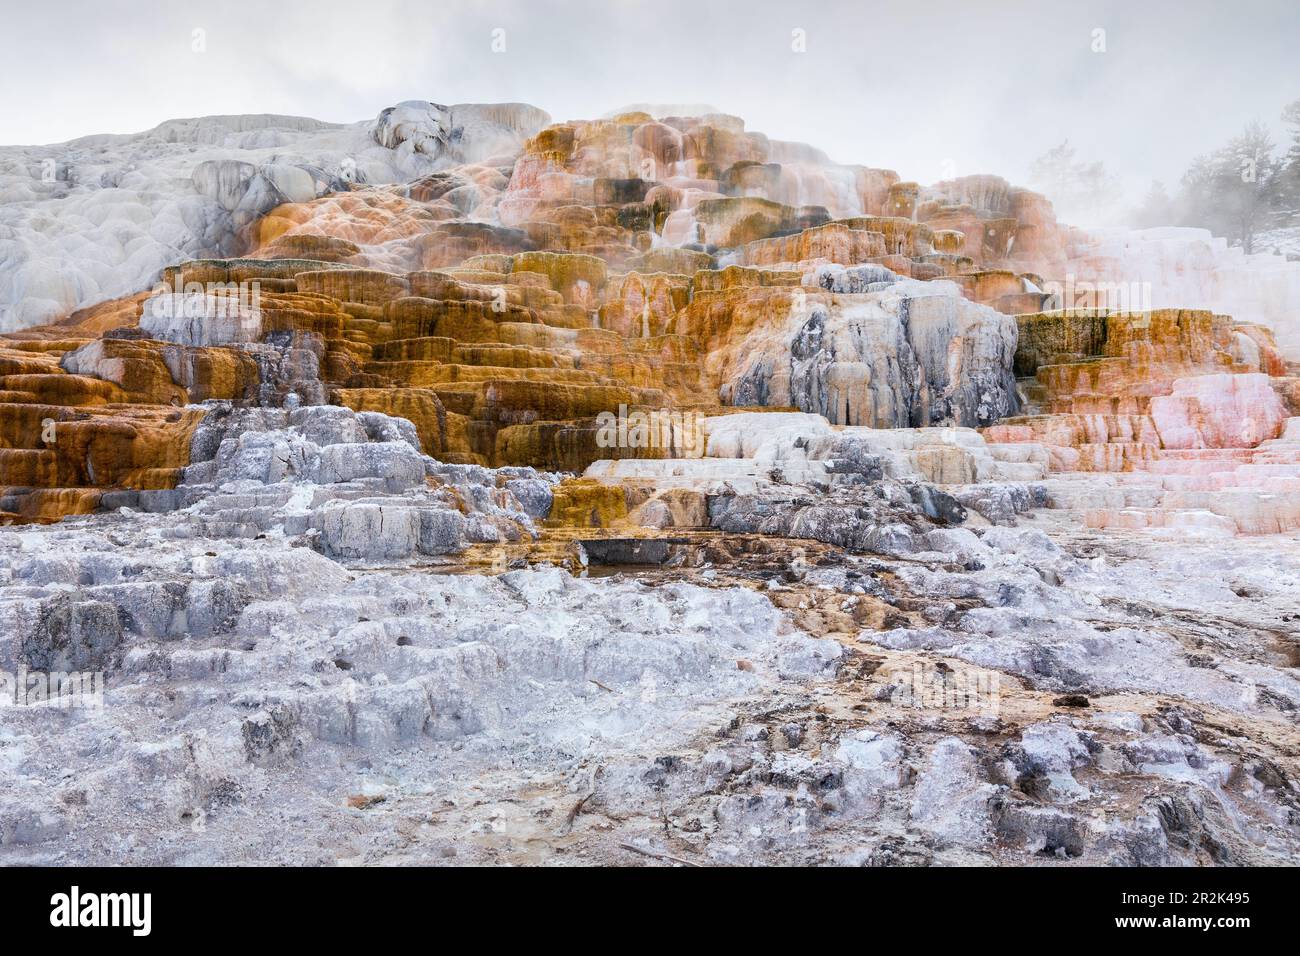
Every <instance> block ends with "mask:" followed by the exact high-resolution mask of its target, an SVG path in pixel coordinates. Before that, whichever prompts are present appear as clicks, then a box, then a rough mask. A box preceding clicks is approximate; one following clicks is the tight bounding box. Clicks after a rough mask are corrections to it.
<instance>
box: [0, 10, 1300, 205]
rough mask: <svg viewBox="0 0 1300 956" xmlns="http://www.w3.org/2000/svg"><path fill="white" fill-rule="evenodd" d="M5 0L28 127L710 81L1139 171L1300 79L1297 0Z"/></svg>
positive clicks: (588, 109) (847, 124) (750, 119)
mask: <svg viewBox="0 0 1300 956" xmlns="http://www.w3.org/2000/svg"><path fill="white" fill-rule="evenodd" d="M0 3H3V12H2V13H0V24H2V29H3V33H2V34H0V54H2V55H0V96H2V97H3V108H0V143H11V144H12V143H49V142H58V141H62V140H65V139H69V138H72V137H76V136H82V135H86V134H89V133H99V132H135V131H138V130H142V129H146V128H148V127H151V126H154V125H156V124H157V123H159V122H160V121H162V120H165V119H170V118H173V117H177V116H196V115H203V114H208V113H252V112H274V113H294V114H300V115H307V116H314V117H317V118H320V119H326V120H334V121H353V120H359V119H367V118H370V117H372V116H373V115H374V114H376V113H377V112H378V111H379V110H380V109H382V108H383V107H385V106H388V105H390V104H392V103H394V102H397V101H399V100H403V99H430V100H435V101H438V102H443V103H457V102H492V101H504V100H521V101H525V102H529V103H534V104H536V105H537V106H540V107H542V108H543V109H545V110H547V111H548V112H550V113H551V115H552V116H554V117H555V118H556V119H566V118H585V117H592V116H597V115H600V114H602V113H605V112H607V111H608V110H610V109H613V108H615V107H618V106H621V105H624V104H627V103H630V102H635V101H650V102H684V103H697V102H706V103H711V104H713V105H715V106H716V107H717V108H719V109H720V110H723V111H725V112H729V113H735V114H738V115H740V116H743V117H744V118H745V119H746V121H747V123H748V126H749V128H750V129H756V130H761V131H762V132H765V133H767V134H769V135H770V136H773V137H775V138H780V139H793V140H800V141H804V142H809V143H812V144H813V145H815V146H818V147H820V148H822V149H824V150H825V151H826V152H828V153H829V154H830V155H831V157H832V158H834V159H836V160H838V161H841V162H860V163H864V164H867V165H874V166H886V167H891V168H894V169H897V170H898V171H899V172H900V173H901V174H903V175H904V177H906V178H913V179H918V180H920V181H922V182H932V181H935V180H937V179H940V178H943V177H944V176H945V175H950V174H952V173H953V172H955V173H956V174H957V175H964V174H967V173H974V172H996V173H1000V174H1002V175H1004V176H1007V177H1008V178H1010V179H1012V180H1015V181H1019V182H1023V181H1025V179H1026V173H1027V169H1028V165H1029V163H1030V162H1031V161H1032V159H1033V158H1034V157H1035V156H1038V155H1039V154H1041V153H1042V152H1043V151H1044V150H1046V149H1047V148H1049V147H1051V146H1053V145H1055V144H1056V143H1058V142H1060V141H1061V140H1062V139H1065V138H1066V137H1069V139H1070V140H1071V141H1072V142H1073V143H1074V144H1075V145H1076V146H1077V148H1078V150H1079V153H1080V155H1081V156H1082V157H1084V158H1088V159H1102V160H1104V161H1105V162H1106V164H1107V165H1108V166H1110V167H1111V168H1112V169H1114V170H1115V171H1116V172H1117V173H1119V174H1120V175H1121V176H1122V177H1123V179H1124V181H1125V184H1126V185H1127V186H1128V187H1129V188H1130V189H1133V190H1136V191H1138V192H1140V191H1142V190H1143V189H1145V186H1146V183H1147V182H1148V181H1149V180H1150V179H1151V178H1161V179H1164V180H1166V181H1167V182H1170V183H1173V182H1175V181H1176V180H1177V178H1178V176H1179V175H1180V174H1181V172H1182V170H1183V169H1184V168H1185V166H1186V164H1187V161H1188V159H1189V158H1190V157H1191V156H1193V155H1195V154H1197V153H1199V152H1204V151H1206V150H1208V149H1211V148H1214V147H1216V146H1218V145H1220V144H1221V142H1222V141H1224V140H1225V139H1226V138H1228V137H1229V136H1231V135H1232V134H1233V133H1234V132H1235V131H1236V130H1237V129H1238V128H1240V127H1241V126H1242V125H1243V124H1244V123H1245V122H1246V121H1247V120H1250V119H1254V118H1259V119H1262V120H1264V121H1265V122H1268V123H1270V124H1274V125H1276V124H1277V118H1278V114H1279V112H1280V111H1281V109H1282V107H1283V106H1284V105H1285V104H1286V103H1288V102H1290V101H1291V100H1294V99H1296V98H1300V54H1297V47H1298V44H1300V2H1298V0H1233V2H1231V3H1225V2H1222V0H1210V2H1206V0H1141V2H1137V0H1124V2H1095V0H1056V2H1053V0H1037V2H1029V0H1002V2H994V0H984V2H978V0H958V2H948V0H901V2H873V0H847V2H831V0H827V2H802V3H795V2H771V0H739V2H735V0H686V2H680V0H654V2H644V3H643V2H638V0H598V2H585V0H582V2H578V0H575V2H562V0H561V2H542V0H532V2H525V0H473V2H469V0H465V2H462V0H412V2H384V0H349V2H333V0H309V2H298V0H230V2H220V0H207V2H190V0H168V2H135V3H126V2H112V0H92V2H82V0H65V2H61V3H57V4H52V3H45V4H29V3H18V2H17V0H0ZM498 28H499V29H502V30H504V31H505V33H504V39H505V46H506V49H505V52H499V53H498V52H493V49H492V42H493V31H494V30H495V29H498ZM795 29H801V30H803V31H805V32H806V52H804V53H797V52H794V51H793V50H792V31H793V30H795ZM1097 29H1103V30H1105V31H1106V33H1105V45H1106V50H1105V52H1104V53H1097V52H1093V49H1092V47H1093V45H1094V30H1097ZM196 30H202V31H204V36H203V38H204V40H205V42H206V49H204V50H202V51H201V52H199V51H196V50H195V49H194V47H195V42H194V37H195V33H194V31H196Z"/></svg>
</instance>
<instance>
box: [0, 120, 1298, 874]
mask: <svg viewBox="0 0 1300 956" xmlns="http://www.w3.org/2000/svg"><path fill="white" fill-rule="evenodd" d="M51 157H57V159H56V160H51ZM47 160H51V161H52V162H54V168H55V171H56V175H55V176H54V177H48V176H46V177H42V176H41V175H39V172H35V173H34V171H38V170H39V169H41V168H48V164H47V163H46V161H47ZM0 197H2V198H3V199H4V200H6V202H5V203H4V205H0V225H3V226H5V227H6V228H5V231H4V232H2V233H0V241H3V242H4V244H5V248H4V253H5V254H4V255H3V256H0V278H3V280H4V283H3V285H0V310H2V311H0V328H3V329H4V332H3V334H0V523H2V524H3V527H2V528H0V635H3V638H2V640H3V643H0V669H3V670H5V671H6V672H19V671H23V672H26V671H31V672H55V671H58V672H67V671H77V672H102V673H103V675H104V680H105V688H106V689H105V691H104V695H103V706H102V708H94V709H90V710H77V709H71V710H69V709H59V708H57V707H56V706H55V705H54V704H53V703H49V704H45V705H42V706H29V707H26V708H14V709H10V710H8V711H7V712H6V721H5V723H4V724H3V725H2V726H0V732H2V733H3V735H4V736H3V738H0V744H3V749H0V757H3V760H4V761H5V766H6V768H7V772H6V776H5V780H4V782H3V783H0V838H2V839H0V856H2V857H5V858H7V861H13V862H19V861H38V862H39V861H63V862H66V861H68V860H71V859H74V858H75V859H79V860H80V859H87V857H86V854H90V855H91V858H93V861H94V862H114V861H118V860H120V859H121V858H122V855H123V854H128V853H129V854H132V855H133V858H134V859H137V860H139V861H142V862H214V861H220V862H268V861H285V862H294V863H330V862H403V861H418V862H440V861H457V860H458V861H460V862H484V863H486V862H523V863H528V862H550V863H564V862H568V861H574V862H579V861H585V862H631V861H637V862H659V863H674V862H677V863H680V862H682V861H687V862H692V863H701V864H710V863H714V864H725V863H732V862H755V863H769V862H770V863H788V862H833V863H877V864H913V863H916V864H920V863H936V862H937V863H970V862H984V863H987V862H994V863H1044V864H1048V863H1069V862H1084V863H1126V864H1145V863H1295V862H1297V861H1298V860H1300V791H1298V789H1297V788H1300V759H1298V758H1297V753H1300V728H1297V720H1296V713H1297V707H1298V706H1300V679H1297V676H1296V667H1297V665H1300V377H1297V376H1298V374H1300V366H1297V361H1300V351H1298V349H1300V344H1298V343H1300V264H1297V263H1295V262H1288V261H1286V260H1285V259H1283V258H1282V257H1277V256H1250V257H1247V256H1240V255H1237V254H1235V253H1234V251H1233V250H1230V249H1228V248H1227V247H1226V245H1224V244H1223V243H1222V241H1220V240H1215V239H1213V238H1212V237H1210V236H1209V235H1208V234H1202V233H1199V232H1197V231H1195V230H1146V231H1143V232H1140V233H1119V232H1115V231H1108V232H1087V231H1084V230H1080V229H1076V228H1072V227H1071V226H1069V225H1068V224H1064V223H1060V222H1058V221H1057V220H1056V217H1055V214H1054V212H1053V209H1052V207H1051V205H1050V203H1048V202H1047V200H1045V199H1044V198H1043V197H1042V196H1040V195H1037V194H1036V193H1034V192H1032V191H1029V190H1027V189H1023V188H1019V187H1016V186H1013V185H1011V184H1009V183H1008V182H1007V181H1005V180H1004V179H1002V178H1000V177H998V176H994V175H980V176H969V177H963V178H960V179H956V180H952V181H947V182H939V183H933V184H923V183H918V182H913V181H909V180H907V179H906V178H904V176H903V175H900V174H899V173H898V172H895V171H892V170H885V169H875V168H871V167H869V166H858V165H841V164H837V163H833V162H831V161H830V160H829V159H828V158H827V157H826V156H825V155H824V154H822V153H821V152H819V151H818V150H817V149H815V148H813V147H811V146H807V145H803V144H798V143H788V142H780V141H777V140H773V139H769V138H768V137H767V136H764V135H763V134H762V133H760V132H756V131H752V130H748V129H747V128H746V126H745V124H744V122H743V121H742V120H741V119H740V118H738V117H734V116H728V115H723V114H718V113H706V112H694V113H692V114H691V115H685V116H677V115H673V114H672V111H671V110H660V109H657V108H654V107H639V108H636V109H635V110H634V111H628V112H615V113H612V114H610V115H609V116H607V117H605V118H602V119H594V120H574V121H566V122H553V121H552V119H551V118H550V117H549V116H547V115H546V114H545V113H544V112H543V111H542V110H540V109H538V108H536V107H533V106H528V105H523V104H490V105H457V106H442V105H439V104H434V103H429V102H424V101H411V102H406V103H402V104H398V105H397V106H394V107H392V108H390V109H387V110H384V111H383V112H382V113H381V114H380V115H379V116H378V117H376V118H375V119H374V120H371V121H367V122H361V123H356V124H352V125H348V126H336V125H332V124H324V123H318V122H316V121H314V120H307V119H303V118H297V117H279V116H242V117H209V118H205V119H198V120H185V121H174V122H172V123H169V124H164V125H163V126H162V127H159V128H158V129H156V130H152V131H150V132H148V133H144V134H140V135H139V136H135V137H124V138H119V139H118V140H116V141H114V142H112V143H104V142H100V141H99V140H98V139H96V138H90V139H88V140H78V141H73V142H72V143H70V144H64V145H62V146H60V147H24V148H4V149H3V150H0ZM88 250H98V251H97V252H96V253H95V254H93V255H92V254H91V252H89V251H88ZM1117 290H1118V292H1119V294H1116V293H1117ZM1130 293H1131V294H1130ZM88 755H93V757H92V756H88ZM61 767H63V768H66V767H72V768H74V769H76V770H77V771H78V772H77V773H76V774H74V775H72V776H71V778H70V779H65V777H64V776H60V771H59V768H61ZM141 779H143V780H146V781H147V782H148V785H147V786H146V787H145V788H144V789H143V790H141V788H140V786H139V783H138V781H139V780H141ZM525 795H526V798H525ZM87 834H91V835H93V836H95V837H96V839H87ZM109 834H111V835H112V836H111V839H108V838H107V835H109ZM100 837H104V839H100Z"/></svg>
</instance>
